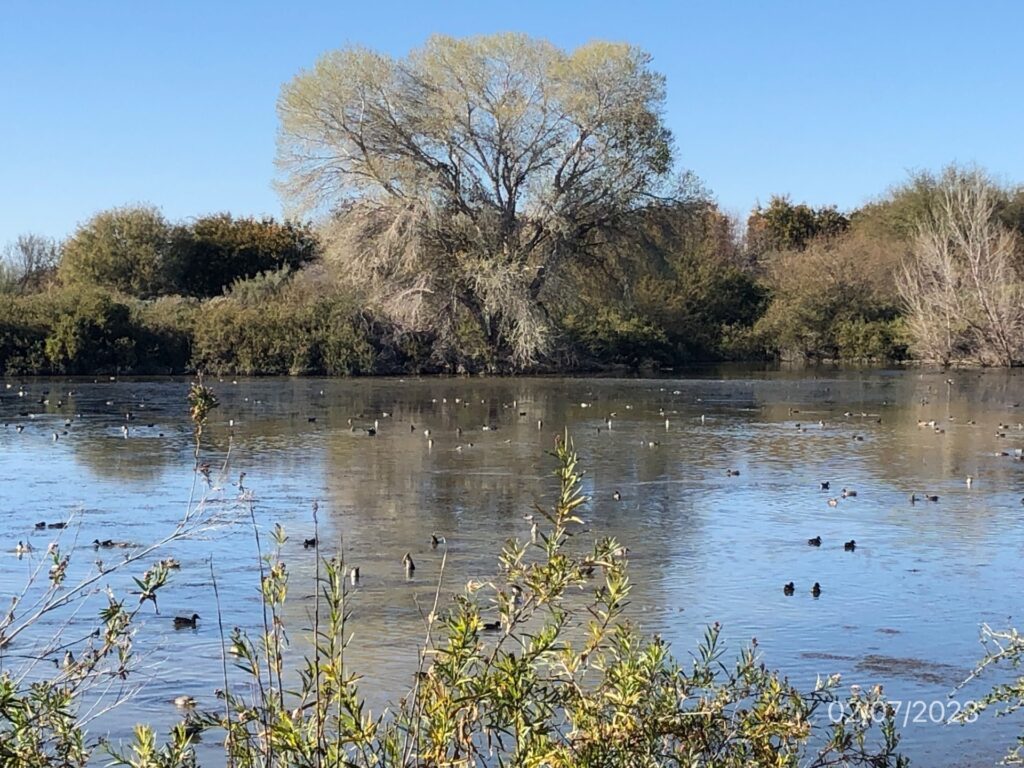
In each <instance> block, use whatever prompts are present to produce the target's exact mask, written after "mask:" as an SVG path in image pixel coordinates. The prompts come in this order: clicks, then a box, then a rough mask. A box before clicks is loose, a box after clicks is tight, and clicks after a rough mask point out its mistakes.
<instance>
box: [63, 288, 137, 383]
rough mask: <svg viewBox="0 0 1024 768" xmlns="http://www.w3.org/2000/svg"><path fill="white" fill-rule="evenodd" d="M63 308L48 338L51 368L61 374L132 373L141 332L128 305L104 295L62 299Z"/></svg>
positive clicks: (95, 294)
mask: <svg viewBox="0 0 1024 768" xmlns="http://www.w3.org/2000/svg"><path fill="white" fill-rule="evenodd" d="M62 299H63V300H64V302H66V303H65V304H64V307H63V309H62V311H61V312H60V314H59V315H58V316H57V317H56V319H55V321H54V323H53V326H52V327H51V328H50V332H49V334H48V335H47V337H46V357H47V360H48V361H49V363H50V368H51V369H52V370H53V371H55V372H60V373H92V372H97V371H103V372H106V371H111V370H113V371H120V370H131V369H133V368H134V367H135V364H136V361H137V359H138V358H137V357H136V338H137V336H138V329H137V327H136V326H135V325H134V324H133V323H132V321H131V310H129V308H128V306H127V305H125V304H122V303H121V302H119V301H116V300H115V299H113V298H112V297H111V296H109V295H107V294H102V293H93V292H89V293H82V294H74V295H71V296H67V297H62Z"/></svg>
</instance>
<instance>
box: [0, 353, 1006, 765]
mask: <svg viewBox="0 0 1024 768" xmlns="http://www.w3.org/2000/svg"><path fill="white" fill-rule="evenodd" d="M950 378H951V379H952V383H947V379H950ZM1021 382H1022V379H1021V377H1020V375H1018V374H1017V373H1016V372H986V373H979V372H958V373H955V374H953V375H952V377H950V375H949V374H946V373H942V372H924V371H905V372H903V371H882V372H858V371H846V372H817V373H810V374H809V373H807V372H766V371H750V370H740V369H733V370H728V369H726V370H717V371H705V372H702V373H701V374H700V375H698V376H695V377H691V378H685V379H683V378H681V379H675V380H628V381H627V380H595V379H515V380H505V379H496V380H485V379H430V380H411V379H410V380H397V379H394V380H354V381H334V380H316V379H263V380H242V381H239V382H238V383H233V382H231V381H223V382H212V384H213V386H214V387H215V388H216V390H217V394H218V396H219V397H220V398H221V401H222V407H221V408H219V409H218V410H217V411H215V412H214V415H213V419H212V422H211V424H210V426H209V428H208V448H207V450H206V453H205V454H204V459H205V460H208V461H210V462H211V464H212V465H213V466H214V467H218V466H220V464H221V463H222V462H225V461H226V462H227V464H228V469H227V472H226V475H225V478H224V480H223V495H224V496H225V497H227V498H231V497H232V496H235V495H237V486H233V485H231V482H237V478H238V475H239V473H240V472H243V471H244V472H245V473H246V479H245V485H246V486H247V487H249V488H251V489H252V490H253V492H254V494H255V498H256V501H255V509H254V515H255V519H256V522H257V524H258V526H259V527H260V528H261V530H263V531H264V532H267V531H269V529H270V528H271V527H272V526H273V525H274V524H275V523H281V524H282V525H284V526H285V527H286V529H287V530H288V532H289V535H290V538H289V541H288V543H287V544H286V545H285V554H286V557H287V558H288V560H289V565H290V568H291V571H292V574H293V576H292V580H293V581H292V584H293V589H292V594H293V595H297V596H299V597H301V596H303V595H306V594H309V593H311V591H312V587H311V585H310V584H309V579H310V577H311V574H312V572H313V569H314V563H315V560H314V557H315V555H314V553H313V552H312V551H310V550H306V549H304V548H303V547H302V541H303V539H304V538H307V537H309V536H311V535H312V531H313V521H312V512H311V507H312V503H313V502H314V501H317V502H319V509H320V516H319V519H320V525H321V534H320V539H321V543H322V547H323V551H324V552H325V553H333V552H341V553H343V554H344V556H345V558H346V560H347V561H348V562H349V564H350V565H358V566H359V568H360V572H361V575H362V580H361V584H360V586H359V588H358V589H357V590H356V591H355V593H354V595H353V599H352V607H353V612H354V614H353V615H354V618H353V631H354V640H353V645H352V648H351V653H350V654H349V659H350V660H351V662H352V663H353V665H355V667H356V668H358V669H360V670H361V671H363V672H364V673H365V674H366V675H367V685H366V691H367V694H368V696H369V698H370V701H371V703H372V705H373V706H374V708H375V709H377V710H379V709H380V708H381V707H383V706H385V705H386V704H387V703H389V702H393V701H395V700H397V698H398V697H400V696H401V695H402V694H403V693H404V692H405V689H406V685H407V682H408V680H409V674H410V672H411V670H412V669H413V668H414V667H415V664H416V654H415V642H416V641H417V640H418V639H419V638H420V637H421V636H422V633H423V625H422V612H423V611H424V607H425V606H428V605H429V603H430V601H431V600H432V598H433V593H434V589H435V588H436V585H437V580H438V578H439V576H440V563H441V551H440V550H434V549H432V548H431V546H430V542H431V534H437V535H439V536H443V537H445V539H446V541H447V547H448V570H447V572H446V574H445V584H446V585H447V587H450V588H453V589H454V588H457V586H458V585H459V584H461V583H463V582H465V580H467V579H469V578H483V577H486V576H489V575H491V574H493V572H494V571H495V568H496V557H495V554H496V551H497V548H498V547H499V546H500V544H501V543H502V542H503V541H504V540H506V539H508V538H513V537H518V538H520V539H525V538H527V537H528V536H529V530H530V529H529V523H528V522H527V521H525V520H524V519H523V514H524V513H525V512H528V511H530V509H531V507H532V505H533V504H534V503H544V502H546V501H548V500H549V499H550V494H551V491H552V490H553V488H554V484H553V480H552V478H551V477H550V470H551V462H550V459H549V458H548V457H546V456H545V455H544V452H545V451H546V450H549V449H550V448H551V446H552V445H553V440H554V438H555V436H557V435H558V434H561V432H562V430H563V429H568V430H569V432H570V433H571V435H572V436H573V438H574V440H575V441H576V445H577V447H578V449H579V450H580V453H581V455H582V457H583V460H584V465H585V468H586V470H587V477H586V490H587V492H588V494H590V495H591V496H592V502H591V504H590V505H589V507H588V511H587V513H586V528H587V530H586V532H585V533H584V534H583V535H582V536H581V537H580V545H581V546H583V545H584V544H589V542H590V541H591V540H592V539H593V538H595V537H599V536H604V535H614V536H615V537H617V538H618V539H620V540H621V541H623V542H624V543H626V544H627V545H628V546H629V548H630V560H631V564H632V575H633V582H634V593H633V600H632V606H631V610H632V612H633V615H634V617H635V618H636V619H637V620H639V621H640V622H641V623H642V624H643V625H644V627H645V628H647V629H649V630H650V631H657V632H660V633H661V634H662V635H663V637H665V639H666V640H670V641H671V642H672V643H673V644H674V647H675V649H676V651H677V653H679V654H681V655H682V656H683V657H684V658H685V655H686V653H687V652H688V650H689V649H691V648H692V647H693V646H694V644H695V643H696V641H697V639H698V638H699V636H700V634H701V633H702V631H703V627H704V626H705V625H706V624H707V623H708V622H711V621H721V622H722V623H723V624H724V626H725V630H726V637H727V638H729V640H730V644H731V646H732V647H733V648H736V647H738V646H739V645H740V644H742V643H744V642H745V641H746V640H748V639H749V638H750V637H752V636H756V637H757V638H758V640H759V644H760V647H761V648H762V650H763V651H764V653H765V657H766V661H767V662H768V663H770V664H771V665H773V666H780V667H782V668H783V669H784V670H786V671H787V672H788V673H789V674H790V675H791V676H792V678H793V679H794V681H796V682H798V683H799V684H801V685H804V686H810V685H811V684H813V681H814V677H815V675H816V674H818V673H827V672H834V671H838V672H842V673H843V674H844V676H845V677H846V679H848V680H849V681H850V682H853V681H858V682H862V683H873V682H882V683H884V684H885V685H886V689H887V691H889V693H890V695H892V696H893V697H895V698H898V699H903V700H927V701H931V700H934V699H943V700H944V699H945V697H946V695H947V694H948V693H949V690H950V685H951V682H955V679H954V678H956V674H954V672H953V671H952V670H960V671H963V670H966V669H967V668H969V666H970V665H971V663H972V662H973V661H974V660H975V658H976V657H977V655H978V652H979V646H978V645H977V641H976V637H977V629H978V625H979V624H980V623H981V622H983V621H989V622H992V623H994V624H996V625H1003V624H1005V623H1006V622H1007V621H1009V620H1012V617H1013V614H1014V611H1015V608H1016V605H1017V599H1016V594H1017V593H1016V590H1015V588H1014V585H1015V584H1016V583H1018V581H1017V580H1018V579H1019V578H1020V576H1021V575H1022V570H1024V569H1022V565H1021V557H1020V555H1021V552H1022V547H1024V522H1022V514H1021V513H1022V506H1021V503H1020V500H1021V496H1022V495H1024V481H1022V479H1021V472H1020V469H1021V465H1020V463H1019V462H1018V461H1016V460H1015V458H1016V451H1017V449H1019V448H1022V447H1024V427H1021V426H1018V425H1019V422H1020V421H1022V420H1024V413H1021V412H1020V402H1019V401H1020V400H1024V397H1022V395H1021ZM25 386H26V388H27V390H28V396H27V397H24V398H19V397H17V395H16V394H15V393H14V392H13V391H12V390H7V392H6V393H5V394H4V396H3V400H2V402H0V413H2V419H0V421H3V422H6V423H8V424H9V425H11V426H9V427H8V428H6V429H3V430H2V431H0V471H2V472H3V476H4V477H5V478H8V479H9V480H8V482H5V483H4V484H3V485H2V486H0V509H2V510H4V517H3V518H2V525H3V526H4V527H5V529H6V530H5V532H6V533H7V538H8V540H10V541H16V540H17V539H19V538H22V537H31V538H32V540H33V541H34V542H35V544H36V545H37V548H38V547H40V546H41V547H42V548H45V543H46V542H45V541H44V539H46V538H49V535H50V532H49V531H47V532H46V534H47V535H46V536H40V535H38V534H36V533H35V531H34V530H33V527H32V526H33V524H34V522H35V521H36V520H37V519H50V518H53V519H63V518H64V517H67V516H68V515H69V514H70V515H72V516H73V519H74V520H75V521H76V523H75V524H76V526H77V527H76V528H75V529H74V530H73V531H69V532H67V533H66V534H64V535H66V536H69V537H70V536H72V535H74V534H75V533H76V532H77V534H78V535H79V539H80V541H82V542H87V541H91V540H92V539H93V538H101V539H102V538H132V539H135V540H138V541H144V540H148V539H149V538H152V537H153V536H155V535H157V533H158V532H162V531H163V530H165V529H166V528H167V526H170V525H173V524H174V521H175V520H176V519H177V518H178V516H180V514H181V511H182V509H183V508H184V504H185V502H186V500H187V498H188V494H189V489H190V487H191V484H192V481H193V473H192V459H191V433H190V430H189V427H188V424H187V420H186V418H187V414H186V407H185V404H184V396H185V392H186V389H187V384H186V382H183V381H180V380H177V381H175V380H162V381H157V380H145V381H124V382H98V383H92V382H65V381H56V380H47V381H30V382H26V383H25ZM13 389H16V387H15V388H13ZM43 390H49V391H50V393H51V395H50V397H49V399H50V402H51V403H53V402H55V401H54V399H53V395H52V393H54V392H64V391H71V390H73V391H74V394H73V395H66V396H65V397H62V398H60V399H63V400H64V402H63V403H62V404H61V405H60V406H59V407H57V406H55V405H54V406H45V407H44V406H41V405H39V404H38V403H37V399H38V397H40V396H41V392H42V391H43ZM126 413H130V414H132V416H133V418H132V419H126V418H125V414H126ZM76 414H81V415H80V417H78V416H76ZM65 419H70V420H71V422H72V423H71V426H70V427H66V429H67V432H68V434H67V435H60V436H59V439H58V440H57V441H53V440H52V433H53V432H54V431H61V430H63V429H65V427H64V426H63V423H64V421H65ZM609 420H610V424H609ZM666 420H667V424H666ZM932 421H934V422H935V424H934V426H931V425H930V424H929V422H932ZM538 422H540V424H541V427H540V428H538ZM919 422H924V425H923V426H919ZM126 423H127V425H128V426H129V435H128V437H127V438H125V437H124V436H123V433H122V427H123V426H124V425H125V424H126ZM19 424H20V425H22V426H24V429H23V431H22V432H17V431H16V430H15V429H14V426H15V425H19ZM150 424H152V426H149V425H150ZM371 427H373V428H374V429H375V435H373V436H370V435H369V434H368V432H367V429H369V428H371ZM427 430H429V437H428V435H427V434H426V431H427ZM431 440H432V441H433V442H432V443H431V442H430V441H431ZM733 470H735V471H738V474H733V472H732V471H733ZM215 474H216V472H215ZM967 475H971V476H972V477H973V478H975V482H974V485H973V487H971V488H968V487H967V484H966V482H965V478H966V477H967ZM824 481H828V482H829V483H830V489H829V491H827V492H826V491H822V490H821V489H820V483H822V482H824ZM843 487H847V488H853V489H856V490H857V491H858V494H857V496H856V497H855V498H848V499H840V500H839V501H838V503H837V505H836V506H835V507H830V506H828V504H827V503H826V502H827V500H828V499H829V498H833V497H837V496H839V493H838V492H839V490H840V489H841V488H843ZM616 491H618V494H619V498H618V499H616V497H615V492H616ZM912 492H914V493H917V494H918V495H919V496H920V495H922V494H925V493H927V494H936V495H938V496H939V497H940V500H939V502H937V503H918V504H911V503H910V501H909V495H910V494H911V493H912ZM813 536H820V537H821V538H822V546H821V547H820V548H818V547H808V546H807V543H806V542H807V539H808V538H810V537H813ZM850 539H855V540H856V541H857V548H856V551H854V552H846V551H844V549H843V546H842V544H843V542H844V541H847V540H850ZM83 549H86V548H85V547H84V546H83ZM405 552H409V553H411V554H412V557H413V558H414V559H415V561H416V564H417V569H416V572H415V578H414V579H413V580H412V581H411V582H410V581H407V580H406V578H405V574H404V570H403V567H402V564H401V558H402V555H403V554H404V553H405ZM86 554H87V555H88V557H86V558H85V559H86V560H87V561H88V560H90V559H91V557H92V555H91V554H90V553H88V552H87V553H86ZM168 554H169V555H172V556H175V557H177V558H179V559H180V560H182V570H181V572H180V573H179V574H176V575H175V580H174V585H173V587H172V589H171V590H169V591H168V593H167V595H166V597H164V598H163V600H164V610H165V612H166V614H167V615H170V614H173V613H181V614H183V615H191V613H192V612H193V611H194V612H196V613H199V614H200V615H201V616H209V617H213V616H216V615H217V605H216V604H215V602H214V601H213V597H212V594H211V589H210V565H211V562H212V566H213V568H214V569H215V571H216V573H217V574H218V580H219V583H220V585H221V591H222V605H221V606H220V608H221V610H222V612H223V618H224V622H225V625H226V626H235V625H238V626H242V627H255V626H256V624H257V623H258V621H259V616H258V613H257V611H256V608H257V607H258V597H257V591H256V581H255V575H254V574H255V571H256V563H257V560H256V557H257V556H256V552H255V547H254V545H253V537H252V535H251V531H250V530H249V529H248V528H247V527H246V526H245V525H244V524H240V525H238V526H236V527H233V528H229V529H224V530H220V531H218V532H217V533H216V534H215V535H211V536H209V537H207V538H205V539H204V540H202V541H198V542H193V543H190V544H184V545H179V546H177V547H176V548H174V551H172V552H169V553H168ZM25 565H26V564H25V563H24V562H19V561H16V560H15V559H14V558H3V559H2V560H0V585H2V586H0V604H2V603H3V601H4V600H6V599H7V597H8V596H9V594H10V590H12V589H14V586H13V585H15V584H17V583H20V580H21V579H23V578H24V573H25ZM87 565H88V563H86V566H87ZM86 566H83V567H86ZM789 581H793V582H794V583H795V587H796V588H795V590H794V595H793V596H792V597H787V596H786V595H784V594H783V590H782V586H783V584H785V583H786V582H789ZM814 582H820V584H821V585H822V594H821V596H820V598H819V599H817V600H815V599H814V598H813V596H812V595H811V594H810V588H811V585H812V584H813V583H814ZM115 586H116V585H115ZM308 610H309V609H308V604H307V603H304V602H303V601H302V600H301V599H300V600H296V601H294V602H292V603H291V604H290V605H289V608H288V611H289V618H290V619H292V620H294V621H295V622H296V624H295V625H296V626H302V625H304V624H305V623H308V621H307V614H308ZM167 615H161V616H151V617H149V618H148V619H147V623H146V626H145V627H144V629H143V631H142V632H141V633H140V636H139V643H140V645H141V646H142V647H144V648H146V649H147V651H148V652H150V653H152V654H153V655H154V659H159V660H160V665H159V666H158V668H157V669H156V672H155V677H156V680H155V682H154V684H152V685H151V686H149V687H147V689H146V690H145V691H144V692H143V694H142V695H141V697H140V699H139V701H138V705H137V706H136V707H135V708H134V709H133V710H132V711H131V712H130V713H127V714H125V715H124V716H123V718H124V719H122V720H116V719H115V720H114V721H113V724H112V727H114V728H115V729H117V728H121V729H122V730H123V729H124V726H125V724H126V723H127V722H128V721H129V720H133V719H135V718H139V717H144V718H152V719H155V720H156V722H157V723H158V724H166V723H169V722H170V721H171V719H172V718H173V717H174V711H173V707H172V706H170V705H169V704H168V702H169V701H170V700H171V699H172V698H173V697H174V696H176V695H180V694H190V695H194V696H196V698H197V699H199V702H200V705H201V706H203V705H207V706H208V705H210V704H211V703H212V702H211V701H209V700H208V699H209V698H210V694H211V692H212V690H213V689H214V688H216V687H217V686H218V685H219V676H220V671H219V670H220V661H219V659H220V656H219V654H220V645H219V642H220V641H219V638H218V636H217V634H216V631H215V628H214V624H213V623H212V622H200V625H199V627H198V628H197V629H196V630H195V631H191V630H187V631H185V632H175V631H174V630H173V627H172V626H171V624H170V621H169V619H168V616H167ZM84 618H85V615H83V619H84ZM1018 623H1020V622H1019V621H1018ZM929 664H931V665H933V666H934V669H932V667H929V666H928V665H929ZM922 670H923V671H922ZM929 670H930V671H929ZM935 670H938V671H935ZM977 693H978V689H977V688H975V689H974V690H969V691H966V692H964V694H962V695H963V696H970V695H977ZM204 696H205V697H206V699H204ZM1011 740H1012V737H1011V735H1010V732H1009V730H1008V728H1007V725H1006V724H1005V723H1003V724H998V725H997V724H993V723H991V722H983V723H980V724H978V725H975V726H973V728H972V729H968V730H963V729H951V728H941V727H938V726H928V725H920V724H918V725H913V724H911V726H910V727H908V728H907V729H906V734H905V740H904V745H905V746H906V747H907V749H908V750H909V751H910V753H911V754H912V755H913V756H915V757H917V758H918V760H919V761H920V762H923V763H924V764H928V765H952V764H954V763H955V762H956V761H955V756H956V755H958V754H976V755H980V756H982V757H984V758H988V757H996V756H998V755H999V754H1000V752H1001V749H1002V745H1003V744H1008V743H1009V742H1010V741H1011Z"/></svg>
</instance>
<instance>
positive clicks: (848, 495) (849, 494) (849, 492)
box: [842, 488, 857, 499]
mask: <svg viewBox="0 0 1024 768" xmlns="http://www.w3.org/2000/svg"><path fill="white" fill-rule="evenodd" d="M842 495H843V498H844V499H852V498H853V497H854V496H856V495H857V492H856V491H853V490H850V489H849V488H843V494H842Z"/></svg>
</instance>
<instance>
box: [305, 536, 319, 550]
mask: <svg viewBox="0 0 1024 768" xmlns="http://www.w3.org/2000/svg"><path fill="white" fill-rule="evenodd" d="M316 545H317V541H316V536H314V537H313V538H312V539H303V540H302V548H303V549H316Z"/></svg>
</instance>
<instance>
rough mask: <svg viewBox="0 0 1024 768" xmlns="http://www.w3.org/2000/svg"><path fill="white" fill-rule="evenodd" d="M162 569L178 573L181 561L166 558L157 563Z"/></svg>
mask: <svg viewBox="0 0 1024 768" xmlns="http://www.w3.org/2000/svg"><path fill="white" fill-rule="evenodd" d="M157 565H159V566H160V567H161V568H166V569H167V570H169V571H177V570H179V569H180V568H181V561H180V560H177V559H175V558H173V557H165V558H164V559H163V560H161V561H160V562H158V563H157Z"/></svg>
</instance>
